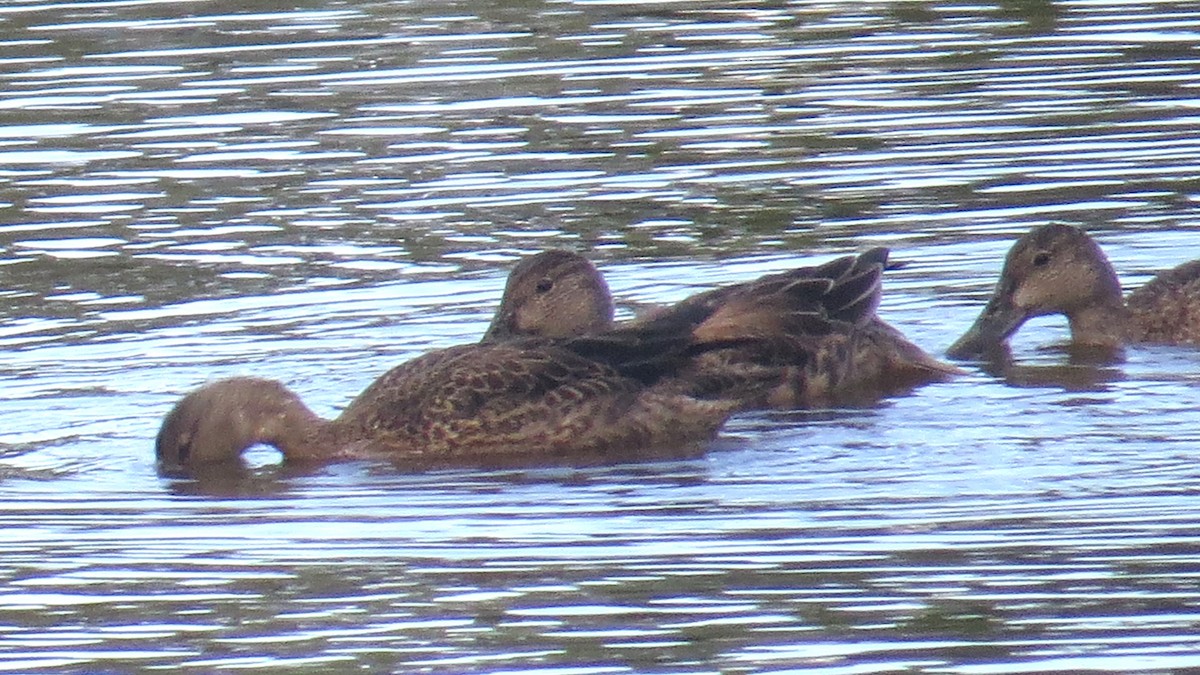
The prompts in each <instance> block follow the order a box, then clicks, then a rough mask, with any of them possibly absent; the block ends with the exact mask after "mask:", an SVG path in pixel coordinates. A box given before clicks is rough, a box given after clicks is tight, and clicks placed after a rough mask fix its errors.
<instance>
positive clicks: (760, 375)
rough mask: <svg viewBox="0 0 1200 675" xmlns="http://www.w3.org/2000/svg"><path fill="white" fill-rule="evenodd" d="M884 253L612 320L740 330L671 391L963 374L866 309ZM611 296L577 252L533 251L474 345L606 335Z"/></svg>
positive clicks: (838, 393) (790, 393) (820, 387)
mask: <svg viewBox="0 0 1200 675" xmlns="http://www.w3.org/2000/svg"><path fill="white" fill-rule="evenodd" d="M887 258H888V250H887V249H885V248H874V249H871V250H869V251H865V252H863V253H861V254H859V255H851V256H843V257H840V258H837V259H834V260H832V261H830V262H827V263H825V264H822V265H816V266H809V267H799V268H796V269H793V270H790V271H787V272H782V273H778V274H770V275H767V276H764V277H761V278H759V279H756V280H753V281H748V282H744V283H740V284H732V285H729V286H724V287H720V288H716V289H713V290H710V291H705V292H702V293H698V294H696V295H693V296H691V297H689V298H687V299H685V300H683V301H681V302H679V303H676V304H675V305H671V306H668V307H663V308H660V309H657V310H655V311H652V312H650V313H649V314H647V315H646V316H643V317H640V318H638V319H635V320H633V321H632V322H628V323H626V324H621V325H623V326H626V327H629V328H637V329H639V330H648V331H651V332H665V333H670V332H672V331H689V330H694V331H697V332H698V334H701V335H704V336H706V337H708V338H710V339H716V338H720V337H722V336H726V335H729V336H733V335H737V336H743V337H744V336H746V335H747V334H753V335H755V336H756V338H757V339H754V340H752V341H743V342H737V343H734V342H730V343H728V346H727V347H725V348H722V349H712V350H707V351H705V352H704V353H702V354H697V355H695V356H694V357H693V358H692V359H691V360H690V362H688V363H687V364H685V365H684V366H683V367H682V368H681V369H680V370H679V371H678V372H676V373H675V374H673V375H672V377H671V380H672V381H673V382H674V386H675V388H676V390H678V391H681V392H687V393H689V394H692V395H696V396H702V397H713V396H720V397H726V398H734V399H736V400H739V401H741V406H742V408H744V409H751V408H776V409H790V408H801V407H812V406H819V405H828V404H833V403H838V402H848V401H853V402H860V401H863V400H874V399H877V398H878V397H880V396H882V395H886V394H890V393H894V392H897V391H902V390H906V389H909V388H911V387H913V386H915V385H918V384H922V383H925V382H930V381H934V380H941V379H945V378H946V377H948V376H950V375H954V374H958V373H960V372H961V371H959V369H957V368H955V367H954V366H951V365H949V364H945V363H942V362H940V361H938V360H937V359H934V358H933V357H932V356H930V355H928V354H926V353H925V352H924V351H923V350H922V349H921V348H920V347H918V346H916V345H915V344H913V343H912V342H910V341H909V340H907V339H906V338H905V337H904V336H903V335H902V334H901V333H900V332H899V331H898V330H896V329H895V328H893V327H892V326H890V325H888V324H887V323H885V322H884V321H883V320H882V319H880V318H879V317H878V316H877V315H876V312H875V310H876V308H877V307H878V305H879V301H880V296H881V293H882V286H881V284H882V276H883V271H884V268H885V267H886V265H887ZM613 314H614V312H613V302H612V295H611V293H610V291H609V288H608V285H607V284H606V283H605V281H604V278H603V276H602V275H601V274H600V272H599V271H598V270H597V269H596V267H595V266H594V265H592V264H591V263H590V262H589V261H588V260H587V259H586V258H584V257H583V256H581V255H579V254H577V253H573V252H570V251H563V250H549V251H543V252H541V253H538V254H536V255H533V256H531V257H529V258H526V259H524V260H522V261H521V262H520V263H519V264H517V265H516V266H515V267H514V268H513V271H512V272H511V273H510V275H509V278H508V281H507V283H506V285H505V290H504V296H503V298H502V300H501V302H500V307H499V308H498V309H497V311H496V314H495V317H494V318H493V320H492V323H491V325H490V326H489V328H488V330H487V332H486V333H485V335H484V338H483V342H484V343H485V344H486V343H489V342H496V341H502V340H506V339H512V338H517V337H528V336H541V337H559V338H562V337H569V336H578V335H587V334H592V333H595V332H597V331H604V330H610V329H611V328H612V327H613V325H614V324H613Z"/></svg>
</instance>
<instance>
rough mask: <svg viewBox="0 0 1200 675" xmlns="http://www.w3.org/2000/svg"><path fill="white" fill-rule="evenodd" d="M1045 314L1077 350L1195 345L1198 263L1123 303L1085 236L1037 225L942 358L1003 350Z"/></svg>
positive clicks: (1112, 275) (1068, 228) (1199, 328)
mask: <svg viewBox="0 0 1200 675" xmlns="http://www.w3.org/2000/svg"><path fill="white" fill-rule="evenodd" d="M1048 314H1065V315H1066V317H1067V322H1068V323H1069V325H1070V329H1071V346H1072V347H1076V348H1079V347H1082V348H1088V349H1099V350H1103V351H1107V352H1110V353H1113V354H1116V353H1119V351H1120V350H1121V348H1122V347H1124V346H1125V345H1128V344H1133V343H1154V344H1200V260H1195V261H1192V262H1188V263H1184V264H1182V265H1179V266H1178V267H1175V268H1174V269H1171V270H1167V271H1165V272H1162V273H1161V274H1159V275H1158V276H1156V277H1154V278H1153V279H1151V280H1150V281H1149V282H1148V283H1146V284H1145V285H1144V286H1142V287H1141V288H1138V289H1137V290H1135V291H1133V292H1132V293H1130V294H1129V296H1128V297H1127V298H1126V297H1122V295H1121V284H1120V282H1119V281H1118V280H1117V273H1116V271H1115V270H1113V266H1112V264H1111V263H1109V261H1108V258H1107V257H1106V256H1105V255H1104V251H1102V250H1101V249H1100V246H1099V245H1097V244H1096V242H1095V240H1093V239H1092V238H1091V237H1090V236H1089V235H1088V233H1087V232H1084V231H1083V230H1082V229H1080V228H1078V227H1074V226H1072V225H1064V224H1058V223H1054V224H1049V225H1042V226H1039V227H1035V228H1034V229H1032V230H1031V231H1029V232H1028V233H1026V234H1025V235H1024V236H1022V237H1021V238H1020V239H1018V240H1017V242H1016V243H1015V244H1013V247H1012V249H1011V250H1009V252H1008V256H1007V257H1006V258H1005V259H1004V267H1003V269H1002V270H1001V272H1000V281H999V282H998V283H997V284H996V288H995V290H994V291H993V293H992V297H991V298H990V299H989V300H988V303H987V305H986V306H985V307H984V308H983V311H982V312H981V313H980V315H979V318H977V319H976V320H975V323H974V324H972V325H971V327H970V328H969V329H968V330H967V332H966V333H964V334H963V336H962V337H960V338H959V339H958V340H957V341H956V342H955V343H954V344H953V345H951V347H950V349H949V350H948V352H947V353H948V354H949V355H950V356H952V357H954V358H970V357H973V356H978V355H983V354H986V353H989V352H992V351H994V350H996V349H998V348H1000V349H1002V348H1004V347H1006V346H1007V341H1008V339H1009V338H1010V337H1011V336H1012V335H1013V334H1015V333H1016V332H1017V331H1018V330H1019V329H1020V328H1021V326H1022V325H1024V323H1025V322H1026V321H1028V320H1029V319H1031V318H1033V317H1036V316H1043V315H1048Z"/></svg>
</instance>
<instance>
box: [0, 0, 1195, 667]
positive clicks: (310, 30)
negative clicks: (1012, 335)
mask: <svg viewBox="0 0 1200 675" xmlns="http://www.w3.org/2000/svg"><path fill="white" fill-rule="evenodd" d="M298 5H299V6H293V5H284V4H280V3H271V2H259V3H228V2H220V1H212V2H156V1H153V0H146V1H136V2H124V1H116V0H114V1H105V0H97V1H95V2H77V3H71V2H67V3H54V4H49V3H47V4H40V3H36V2H23V3H15V2H10V3H5V4H3V5H0V45H2V49H0V80H2V81H3V85H4V86H3V88H0V211H2V213H3V218H2V219H0V284H2V285H0V294H2V297H3V300H4V302H3V304H2V305H0V345H3V358H0V385H2V388H0V420H2V426H0V488H2V491H0V524H2V527H0V670H7V671H19V672H51V671H53V672H97V671H99V672H127V671H133V670H137V669H154V670H165V671H172V670H178V671H187V672H213V671H233V670H271V671H285V672H325V671H349V670H352V669H356V670H368V671H380V672H389V671H392V672H438V673H443V672H444V673H458V672H474V673H502V672H507V673H511V672H534V673H538V672H541V673H547V674H550V673H553V674H554V675H593V674H601V673H631V672H654V673H781V672H804V673H825V674H829V675H834V674H837V675H857V674H861V673H899V672H906V673H911V672H920V673H962V674H972V675H973V674H978V675H985V674H989V673H1077V672H1114V673H1130V672H1149V673H1175V672H1185V671H1188V672H1196V671H1200V641H1198V640H1197V637H1196V636H1197V635H1200V468H1198V463H1197V461H1196V457H1197V452H1198V448H1200V416H1198V415H1197V412H1196V410H1197V408H1198V407H1200V406H1198V404H1200V395H1198V394H1197V391H1198V390H1197V382H1198V380H1200V356H1198V355H1197V353H1196V352H1195V351H1193V350H1188V349H1180V348H1149V349H1137V350H1131V351H1130V353H1129V358H1128V360H1127V361H1126V362H1125V363H1121V364H1112V365H1104V366H1096V365H1088V364H1079V363H1074V362H1072V361H1071V360H1070V359H1068V357H1067V356H1066V355H1064V354H1063V353H1062V352H1061V351H1059V350H1054V349H1047V348H1046V347H1047V346H1048V345H1052V344H1054V343H1055V342H1060V341H1061V340H1062V338H1063V337H1064V336H1065V326H1064V322H1063V321H1061V320H1055V319H1045V320H1038V321H1035V322H1033V323H1032V324H1031V325H1030V326H1029V327H1027V328H1026V329H1025V330H1024V331H1023V332H1022V333H1021V334H1020V336H1019V338H1018V339H1017V340H1016V342H1015V344H1014V352H1015V358H1016V362H1017V363H1018V364H1019V365H1018V366H1017V367H1015V368H1013V369H1011V370H1010V371H1007V372H1005V373H998V374H993V373H989V372H985V371H984V370H981V369H980V368H979V367H978V365H977V364H965V365H967V366H968V370H969V372H968V374H967V375H965V376H963V377H961V378H959V379H957V380H955V381H953V382H948V383H944V384H937V385H931V386H927V387H924V388H922V389H920V390H919V391H917V392H914V393H913V394H912V395H909V396H904V397H898V398H895V399H892V400H888V401H885V402H882V403H881V404H879V405H877V406H872V407H868V408H865V409H848V410H816V411H801V412H795V413H786V414H784V413H772V414H753V415H744V416H742V417H739V418H736V419H735V420H734V421H733V422H732V423H731V424H730V425H729V426H728V428H727V429H726V430H725V432H724V433H723V435H722V436H721V438H720V439H718V440H717V441H716V443H714V445H713V447H712V448H711V449H710V450H709V451H708V452H707V453H706V454H705V455H704V456H703V457H700V458H695V459H690V460H687V461H675V462H648V463H644V464H621V465H616V466H608V467H529V468H522V469H507V470H472V469H456V470H443V471H430V472H425V473H415V474H414V473H404V472H401V471H398V470H396V468H394V467H391V466H387V465H381V464H374V463H367V462H362V463H348V464H342V465H336V466H330V467H326V468H321V469H315V470H308V471H297V470H294V469H291V468H288V467H283V466H280V464H279V461H278V456H277V455H275V454H274V453H273V452H270V451H267V450H258V449H256V450H254V451H252V453H251V457H250V459H251V462H252V464H253V465H254V467H255V468H254V470H253V472H252V473H251V474H250V475H248V476H244V477H241V478H239V479H225V480H222V479H220V478H219V477H205V478H203V479H200V480H177V479H169V478H164V477H160V476H159V475H158V474H157V473H156V472H155V468H154V466H153V462H152V455H153V450H152V439H153V436H154V434H155V432H156V430H157V427H158V424H159V421H160V420H161V417H162V415H163V414H164V413H165V412H166V410H167V409H168V408H169V406H170V405H171V403H172V402H173V401H174V400H175V399H176V398H177V397H178V396H179V395H181V394H182V393H183V392H185V391H187V390H189V389H191V388H192V387H195V386H196V385H198V384H200V383H202V382H204V381H206V380H208V379H212V378H216V377H219V376H225V375H231V374H238V373H240V374H256V375H260V376H266V377H274V378H278V379H280V380H282V381H283V382H285V383H286V384H287V385H288V386H290V387H292V388H294V389H295V390H296V391H297V392H299V393H300V394H301V395H302V396H303V397H304V398H305V400H307V401H309V402H310V403H311V404H312V405H313V407H314V408H315V409H316V410H317V411H318V412H320V413H322V414H334V413H335V412H336V411H337V410H338V409H339V408H340V407H341V406H343V405H344V404H345V403H346V402H347V401H349V400H350V398H351V397H352V396H353V395H354V394H355V393H357V392H358V391H359V390H361V389H362V388H363V387H364V386H365V385H366V384H367V383H369V382H370V381H371V380H372V379H373V378H374V377H375V376H376V375H378V374H379V373H381V372H383V371H384V370H385V369H386V368H388V367H390V366H391V365H394V364H396V363H399V362H402V361H403V360H405V359H408V358H410V357H412V356H415V355H417V354H420V353H422V352H424V351H426V350H428V349H431V348H435V347H442V346H448V345H452V344H456V343H461V342H466V341H471V340H474V339H477V338H478V336H479V335H480V334H481V333H482V331H483V329H484V327H485V326H486V324H487V321H488V318H489V315H490V313H491V311H492V310H493V308H494V307H495V304H496V301H497V299H498V297H499V292H500V288H501V286H502V284H503V279H504V275H505V273H506V272H507V270H508V269H509V268H510V267H511V265H512V263H513V261H515V260H517V259H518V258H519V256H520V255H522V254H526V253H528V252H531V251H534V250H537V249H540V248H544V247H547V246H565V247H569V248H573V249H576V250H579V251H582V252H585V253H587V254H588V255H589V256H590V257H592V258H593V259H594V260H596V261H597V262H598V264H599V265H600V267H601V268H602V270H603V271H604V272H605V274H606V275H607V276H608V278H609V280H610V283H611V284H612V286H613V287H614V291H615V293H616V295H617V299H618V301H619V303H620V305H621V311H622V312H624V313H629V312H632V311H633V310H634V309H635V308H637V307H638V306H640V305H643V304H645V303H652V302H662V301H670V300H676V299H679V298H682V297H684V296H686V295H687V294H689V293H691V292H694V291H695V290H698V289H702V288H708V287H711V286H712V285H715V284H720V283H726V282H732V281H738V280H744V279H749V278H753V277H755V276H757V275H759V274H762V273H765V272H769V271H777V270H783V269H787V268H789V267H792V266H795V265H797V264H803V263H807V262H811V261H814V260H823V259H827V258H829V257H831V256H833V255H835V254H839V253H844V252H847V251H853V250H858V249H862V248H864V247H867V246H874V245H886V246H890V247H891V248H892V249H893V258H894V259H896V260H901V261H903V262H905V266H904V267H902V268H901V269H898V270H894V271H891V272H889V273H888V276H887V279H886V286H885V289H886V297H885V300H884V304H883V307H882V309H881V313H882V315H883V316H884V317H885V318H886V319H888V320H889V321H891V322H892V323H894V324H895V325H897V326H898V327H900V328H901V329H903V330H904V331H905V333H906V334H908V335H909V336H910V337H911V338H912V339H913V340H914V341H916V342H917V343H919V344H921V345H923V346H925V347H926V348H927V349H929V350H930V351H932V352H934V353H941V352H942V351H944V349H945V348H946V346H948V345H949V344H950V343H951V342H952V341H953V340H954V339H955V338H956V337H957V336H958V335H959V334H960V333H961V332H962V331H963V330H964V329H965V328H966V326H967V325H969V323H970V322H971V321H972V319H973V318H974V316H975V315H976V313H977V312H978V311H979V308H980V305H981V304H982V302H983V300H984V298H985V297H986V296H987V294H988V293H989V291H990V288H991V286H992V284H993V283H994V280H995V277H996V274H997V272H998V269H999V264H1000V261H1001V259H1002V257H1003V255H1004V252H1005V251H1006V250H1007V248H1008V246H1009V244H1010V243H1011V241H1012V240H1013V239H1014V238H1015V237H1016V236H1018V235H1019V234H1020V233H1022V232H1024V231H1025V230H1027V229H1028V228H1029V227H1030V226H1032V225H1035V224H1039V223H1045V222H1050V221H1058V222H1069V223H1075V224H1079V225H1082V226H1085V227H1087V228H1088V229H1090V230H1092V231H1093V232H1094V233H1095V235H1096V236H1097V239H1098V240H1099V241H1100V243H1101V245H1102V246H1103V247H1104V248H1105V250H1106V251H1107V252H1108V254H1109V256H1110V257H1111V258H1112V260H1113V262H1114V264H1115V265H1116V266H1117V268H1118V270H1119V272H1120V275H1121V278H1122V281H1123V282H1124V283H1125V284H1126V285H1127V286H1129V287H1132V286H1135V285H1137V284H1139V283H1141V282H1142V281H1144V280H1146V279H1147V278H1149V276H1150V275H1151V274H1152V273H1153V272H1154V271H1155V270H1158V269H1160V268H1164V267H1169V266H1173V265H1175V264H1177V263H1179V262H1182V261H1184V260H1188V259H1192V258H1196V257H1200V219H1198V217H1197V216H1196V214H1195V212H1196V209H1195V202H1196V201H1197V198H1198V194H1200V161H1198V159H1200V54H1198V53H1197V51H1196V50H1197V44H1200V6H1197V5H1196V4H1194V3H1183V2H1162V3H1151V2H1147V3H1134V2H1090V1H1086V0H1078V1H1074V2H1037V1H1029V2H999V3H965V2H962V3H960V2H921V3H913V2H791V3H787V2H774V3H769V2H764V1H762V0H758V1H756V2H720V3H718V2H704V1H687V0H683V1H678V2H637V1H633V2H607V1H605V0H599V1H591V0H575V1H570V0H563V1H557V2H556V1H534V0H518V1H516V2H502V3H497V2H470V1H468V0H461V1H457V2H456V1H453V0H450V1H446V0H439V1H437V2H426V1H424V0H412V1H408V2H353V3H343V2H331V1H330V2H323V1H320V0H314V1H312V2H304V3H298Z"/></svg>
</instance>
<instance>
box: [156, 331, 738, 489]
mask: <svg viewBox="0 0 1200 675" xmlns="http://www.w3.org/2000/svg"><path fill="white" fill-rule="evenodd" d="M711 328H712V326H711V325H710V324H707V323H704V322H701V323H700V324H697V325H696V326H695V327H694V328H693V327H690V326H685V327H683V328H681V329H679V330H674V329H672V330H666V329H664V328H663V327H659V326H656V327H654V328H652V329H643V328H624V329H616V330H611V331H608V332H603V333H599V334H596V335H587V336H579V337H569V338H545V337H522V338H512V339H506V340H497V341H490V342H485V343H482V344H468V345H459V346H456V347H450V348H447V349H440V350H436V351H433V352H430V353H427V354H425V355H423V356H420V357H418V358H416V359H413V360H412V361H409V362H407V363H405V364H402V365H400V366H397V367H395V368H393V369H391V370H390V371H388V372H387V373H385V374H384V375H382V376H381V377H380V378H379V379H377V380H376V381H375V382H374V383H373V384H371V385H370V386H369V387H367V389H366V390H364V391H363V392H362V393H361V394H359V395H358V397H357V398H355V399H354V400H353V401H352V402H351V403H350V404H349V405H348V406H347V407H346V408H345V409H344V410H343V411H342V413H341V414H340V415H338V416H337V417H336V418H334V419H332V420H329V419H324V418H322V417H320V416H318V415H316V414H315V413H314V412H313V411H312V410H311V409H310V408H309V407H308V406H306V405H305V404H304V402H303V401H301V400H300V398H299V396H297V395H296V394H295V393H294V392H292V391H291V390H289V389H288V388H287V387H285V386H284V385H282V384H281V383H279V382H277V381H274V380H269V379H262V378H254V377H235V378H229V379H224V380H219V381H216V382H212V383H210V384H207V385H204V386H202V387H200V388H199V389H196V390H195V391H193V392H191V393H189V394H187V395H186V396H184V397H183V398H182V399H181V400H180V401H179V402H178V403H177V404H176V405H175V406H174V408H173V409H172V410H171V411H170V412H169V413H168V414H167V416H166V418H165V419H164V421H163V423H162V426H161V428H160V430H159V433H158V438H157V440H156V444H155V452H156V455H157V458H158V462H159V465H160V467H161V468H162V469H163V470H164V471H166V472H187V471H189V470H190V469H193V468H196V467H199V466H204V465H212V464H215V463H221V462H231V461H235V460H237V459H238V458H239V457H240V456H241V454H242V452H243V451H245V450H246V449H247V448H249V447H251V446H253V445H257V444H266V445H270V446H274V447H275V448H277V449H279V450H280V451H281V452H282V453H283V456H284V459H285V461H286V462H293V463H295V462H324V461H331V460H339V459H351V458H359V457H383V458H389V459H392V460H394V461H398V462H407V463H410V464H418V465H422V466H424V465H437V464H445V463H455V462H462V461H472V460H478V459H485V460H497V459H521V458H529V459H533V460H542V459H553V458H558V457H566V456H572V455H575V456H592V457H597V458H600V459H606V458H637V457H640V456H644V455H645V454H646V453H650V452H654V451H656V450H659V449H669V448H674V447H680V448H682V447H688V446H691V445H694V444H697V443H700V442H703V441H705V440H708V439H710V438H711V437H712V436H714V435H715V434H716V433H717V431H718V430H719V428H720V427H721V425H722V424H723V423H724V422H725V420H726V419H727V418H728V417H729V415H730V414H731V413H732V412H733V411H734V410H735V409H736V407H737V402H736V401H733V400H729V399H728V398H724V397H721V396H707V397H701V396H698V395H694V394H692V393H689V392H684V391H680V390H679V389H678V388H676V387H674V386H670V385H668V384H665V383H667V382H669V381H670V378H671V376H672V375H674V374H675V373H677V372H678V371H679V370H680V369H681V368H683V367H686V366H687V365H688V364H690V363H691V362H692V360H693V359H695V358H698V357H699V356H700V355H702V354H703V353H704V352H705V351H708V350H714V349H724V348H727V347H728V346H729V345H731V344H735V343H739V342H752V341H754V340H757V339H760V337H759V332H758V331H754V332H748V331H743V332H741V333H739V332H738V331H730V330H724V329H722V330H720V331H713V330H711Z"/></svg>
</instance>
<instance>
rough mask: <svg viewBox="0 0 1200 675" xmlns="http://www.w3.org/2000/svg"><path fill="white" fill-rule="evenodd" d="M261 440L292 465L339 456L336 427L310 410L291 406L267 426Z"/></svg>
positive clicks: (263, 430) (266, 424)
mask: <svg viewBox="0 0 1200 675" xmlns="http://www.w3.org/2000/svg"><path fill="white" fill-rule="evenodd" d="M261 430H262V434H261V436H260V437H259V438H260V439H261V441H262V442H263V443H267V444H269V445H273V446H275V448H277V449H278V450H279V451H280V452H281V453H283V457H284V459H286V460H287V461H290V462H312V461H317V460H321V459H328V458H329V457H332V456H333V455H335V454H336V453H337V450H338V446H337V444H336V443H335V442H334V440H335V438H334V437H335V433H334V430H333V423H332V422H330V421H329V420H327V419H325V418H323V417H320V416H319V415H317V414H316V413H314V412H313V411H312V410H309V409H308V407H307V406H305V405H303V404H301V405H298V406H290V407H289V408H288V409H287V410H284V411H282V412H280V413H278V414H276V415H274V416H272V417H271V418H270V419H269V420H267V421H266V422H264V423H263V425H262V427H261Z"/></svg>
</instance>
